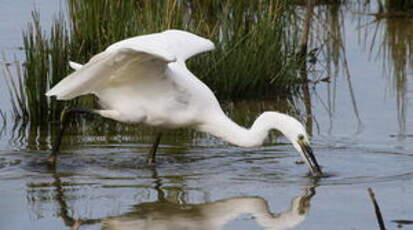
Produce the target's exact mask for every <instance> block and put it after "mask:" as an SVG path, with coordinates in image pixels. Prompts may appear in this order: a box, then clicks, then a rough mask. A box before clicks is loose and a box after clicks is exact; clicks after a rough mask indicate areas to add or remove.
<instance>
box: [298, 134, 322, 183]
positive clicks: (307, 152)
mask: <svg viewBox="0 0 413 230" xmlns="http://www.w3.org/2000/svg"><path fill="white" fill-rule="evenodd" d="M299 144H300V146H301V149H302V150H303V153H304V157H305V161H306V162H307V164H308V165H309V166H310V170H311V174H313V176H321V175H322V174H323V172H322V171H321V168H320V166H319V165H318V162H317V160H316V159H315V156H314V154H313V150H312V149H311V147H310V145H309V144H308V143H305V142H299Z"/></svg>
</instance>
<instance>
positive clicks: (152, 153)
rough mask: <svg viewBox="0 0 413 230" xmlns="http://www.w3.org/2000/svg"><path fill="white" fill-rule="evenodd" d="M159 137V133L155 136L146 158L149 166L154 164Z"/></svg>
mask: <svg viewBox="0 0 413 230" xmlns="http://www.w3.org/2000/svg"><path fill="white" fill-rule="evenodd" d="M161 136H162V133H159V134H158V135H156V138H155V141H154V142H153V144H152V147H151V149H150V150H149V153H148V158H147V162H148V164H149V165H153V164H155V154H156V150H157V149H158V145H159V141H161Z"/></svg>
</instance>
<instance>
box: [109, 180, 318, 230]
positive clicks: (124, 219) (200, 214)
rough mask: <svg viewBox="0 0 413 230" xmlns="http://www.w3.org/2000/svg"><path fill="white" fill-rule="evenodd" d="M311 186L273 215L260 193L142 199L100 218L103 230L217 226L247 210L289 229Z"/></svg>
mask: <svg viewBox="0 0 413 230" xmlns="http://www.w3.org/2000/svg"><path fill="white" fill-rule="evenodd" d="M314 194H315V191H314V189H313V188H310V189H308V190H306V192H305V194H304V195H302V196H298V197H296V198H294V199H293V200H292V202H291V205H290V209H289V210H288V211H285V212H282V213H279V214H277V215H274V214H273V213H271V210H270V207H269V205H268V202H267V201H266V200H264V199H263V198H261V197H236V198H230V199H225V200H220V201H215V202H212V203H206V204H196V205H195V204H194V205H179V204H174V203H171V202H154V203H144V204H140V205H137V206H135V210H134V211H132V212H130V213H127V214H125V215H124V216H119V217H110V218H107V219H105V220H103V221H102V223H103V228H102V229H104V230H132V229H134V230H144V229H145V230H151V229H156V230H163V229H194V230H195V229H199V230H210V229H214V230H218V229H222V228H223V227H224V225H225V224H227V223H229V222H230V221H231V220H234V219H235V218H237V217H239V216H240V215H242V214H250V215H251V216H253V217H254V219H255V220H256V222H257V223H258V224H259V225H260V226H261V227H263V228H264V229H266V230H284V229H290V228H293V227H294V226H297V225H298V224H300V223H301V222H302V221H304V219H305V218H306V216H307V214H308V212H309V210H310V200H311V197H312V196H313V195H314Z"/></svg>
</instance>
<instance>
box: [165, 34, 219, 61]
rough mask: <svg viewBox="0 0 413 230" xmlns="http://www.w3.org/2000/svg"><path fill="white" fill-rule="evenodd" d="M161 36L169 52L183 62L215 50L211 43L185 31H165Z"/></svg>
mask: <svg viewBox="0 0 413 230" xmlns="http://www.w3.org/2000/svg"><path fill="white" fill-rule="evenodd" d="M161 34H162V35H163V36H164V37H165V38H166V40H167V43H168V48H169V49H170V50H171V52H172V53H174V54H175V55H176V56H177V57H178V58H180V59H182V60H183V61H185V60H186V59H188V58H190V57H192V56H194V55H197V54H199V53H203V52H207V51H210V50H213V49H214V48H215V46H214V43H213V42H212V41H210V40H208V39H206V38H203V37H200V36H198V35H195V34H192V33H189V32H186V31H182V30H167V31H164V32H162V33H161Z"/></svg>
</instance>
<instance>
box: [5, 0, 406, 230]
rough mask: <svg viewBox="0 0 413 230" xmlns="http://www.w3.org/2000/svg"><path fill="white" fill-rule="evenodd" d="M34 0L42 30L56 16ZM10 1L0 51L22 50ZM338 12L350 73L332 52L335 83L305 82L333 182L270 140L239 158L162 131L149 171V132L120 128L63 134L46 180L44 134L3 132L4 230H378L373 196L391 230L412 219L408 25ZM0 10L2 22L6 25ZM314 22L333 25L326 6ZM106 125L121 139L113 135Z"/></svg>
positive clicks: (244, 109) (246, 118)
mask: <svg viewBox="0 0 413 230" xmlns="http://www.w3.org/2000/svg"><path fill="white" fill-rule="evenodd" d="M34 2H35V3H36V6H37V7H38V8H39V9H40V11H41V15H42V18H43V19H44V20H45V23H48V20H50V18H51V17H52V16H51V15H52V13H51V12H57V10H58V9H59V8H60V5H59V4H58V3H56V4H55V5H49V4H47V5H46V4H45V3H44V1H40V0H36V1H34ZM8 5H9V9H20V10H21V12H20V11H19V12H20V13H16V14H19V15H21V16H22V17H21V18H19V20H13V21H8V22H7V23H2V24H0V31H2V35H3V34H7V36H2V37H1V38H0V48H1V50H2V51H3V50H5V51H4V52H6V53H7V54H10V53H13V52H14V51H15V52H16V53H19V51H18V50H17V46H19V45H18V44H19V43H18V42H16V41H17V40H19V39H20V32H19V30H17V32H16V31H15V28H21V27H22V24H23V23H24V22H25V21H26V20H27V19H28V17H29V16H28V15H29V14H28V12H29V11H30V9H31V8H32V6H31V5H30V4H27V5H26V4H24V3H23V1H10V2H9V4H8ZM23 9H24V10H23ZM340 10H342V13H343V18H344V20H343V25H341V26H344V28H345V30H344V32H343V33H342V34H341V39H342V40H343V42H344V50H345V56H346V60H347V62H348V67H349V73H350V75H346V72H345V64H344V62H343V60H344V57H343V55H341V56H339V57H338V58H339V62H338V63H339V64H338V65H332V67H331V71H330V72H322V73H321V74H318V75H316V76H320V77H326V76H328V77H330V78H331V83H329V84H327V83H318V84H316V85H310V86H311V89H312V91H311V93H312V98H311V104H312V107H311V108H312V114H313V116H314V118H315V121H316V122H314V123H313V124H312V126H313V128H312V129H311V131H312V133H313V139H312V141H313V145H314V151H315V154H316V156H317V158H318V159H319V162H320V164H321V165H322V166H323V170H324V171H325V172H326V173H327V175H328V177H326V178H321V179H314V178H310V177H308V176H307V172H308V169H307V167H306V166H305V165H300V164H296V161H297V160H299V156H298V154H297V153H296V151H295V150H294V149H293V147H292V146H291V145H289V143H288V141H287V140H286V139H285V138H283V137H278V136H277V135H273V136H272V137H271V141H270V142H269V143H267V144H266V145H265V146H264V147H260V148H254V149H242V148H237V147H231V146H228V145H226V144H225V143H223V142H221V141H220V140H216V139H214V138H212V137H208V136H204V135H200V134H192V133H187V132H184V131H179V132H171V133H168V134H166V135H165V136H164V137H163V139H162V142H161V146H160V149H159V151H158V153H159V156H158V160H159V162H158V164H157V166H156V167H148V166H146V165H145V164H144V160H145V155H146V152H147V151H148V150H149V148H150V143H151V140H152V134H153V131H151V130H146V131H143V132H141V133H140V134H139V135H137V136H133V135H132V134H131V132H128V129H127V128H125V127H124V126H122V127H120V128H119V127H118V126H115V125H114V124H109V125H107V126H104V127H101V126H103V125H102V123H99V124H97V125H96V124H90V125H86V126H83V130H76V129H69V132H68V133H69V137H68V138H66V139H65V140H64V146H63V152H62V153H63V154H62V156H61V158H60V161H59V166H58V168H57V170H50V169H48V168H47V167H45V165H44V164H42V163H41V162H42V161H43V160H44V159H45V158H46V156H47V154H48V152H49V149H50V140H49V139H47V138H46V139H41V138H36V136H37V135H33V133H41V132H45V130H43V129H40V130H31V134H32V135H30V136H31V138H29V139H25V138H24V137H21V138H20V137H19V135H18V134H16V133H14V134H13V132H11V131H10V130H11V129H12V127H11V126H10V125H8V126H7V127H6V131H5V132H4V134H3V136H2V138H1V139H0V146H1V150H0V181H1V182H0V183H1V186H0V194H1V198H0V214H1V215H0V229H70V227H71V226H73V225H74V224H75V222H76V221H77V220H78V219H80V220H81V223H82V225H81V227H80V229H163V227H164V226H167V227H168V228H169V229H286V228H287V227H291V228H292V229H375V228H378V227H377V221H376V217H375V214H374V210H373V205H372V203H371V201H370V199H369V196H368V193H367V188H368V187H371V188H373V190H374V192H375V193H376V198H377V199H378V202H379V205H380V207H381V210H382V213H383V216H384V219H385V224H386V225H387V226H388V228H389V229H394V228H396V224H395V223H393V222H391V221H392V220H395V219H407V220H409V219H410V220H411V219H413V214H412V213H413V199H411V198H412V196H411V190H412V188H413V186H412V179H413V169H412V167H411V165H412V164H413V152H412V147H413V138H412V135H413V131H412V128H413V123H412V119H410V118H411V115H410V114H411V113H412V109H411V106H410V103H411V102H410V99H411V98H412V96H413V91H412V82H411V81H410V79H411V78H412V68H411V66H412V63H413V62H412V60H410V59H411V58H410V56H409V55H410V50H411V49H412V48H411V47H412V46H411V43H409V41H410V42H411V40H412V39H409V38H411V36H410V34H413V33H412V32H411V28H413V27H412V25H413V21H411V20H407V19H391V20H390V19H386V20H383V21H380V23H372V21H373V20H374V18H373V17H370V16H362V15H359V14H358V13H357V12H359V11H360V9H358V8H357V7H352V6H348V8H347V9H342V8H340ZM374 10H375V9H374V7H372V9H371V10H370V11H372V12H374ZM7 12H8V13H10V12H9V10H7V9H6V8H1V9H0V18H8V17H9V15H10V14H6V13H7ZM43 12H44V13H43ZM46 12H48V13H46ZM317 12H318V13H319V14H320V15H321V16H320V17H323V16H325V15H326V14H328V13H330V14H331V15H334V11H329V10H326V9H325V8H318V11H317ZM337 15H340V14H337ZM337 17H341V16H337ZM0 21H2V20H0ZM3 21H4V20H3ZM409 25H410V26H409ZM45 28H47V27H45ZM340 28H341V29H342V27H340ZM376 28H377V32H376V35H375V31H376ZM3 31H5V32H6V33H3ZM371 47H372V48H371ZM403 47H404V48H403ZM330 57H331V58H334V57H335V56H331V55H330ZM324 61H325V60H324ZM315 68H316V69H318V70H319V69H321V67H320V66H316V67H315ZM337 68H339V71H338V73H337V74H334V73H335V71H334V70H335V69H337ZM349 82H350V83H351V84H349ZM3 86H4V84H3V83H2V85H1V87H3ZM350 86H351V87H350ZM1 91H2V93H4V92H5V90H4V88H2V90H1ZM3 96H4V97H3V98H5V97H7V95H3ZM352 98H353V99H354V100H352ZM307 100H308V98H307ZM6 102H7V98H5V99H4V100H2V102H1V104H0V105H1V109H2V110H6V109H7V103H6ZM224 104H225V109H226V111H228V112H229V114H230V115H231V117H234V119H235V120H236V121H237V122H240V123H241V124H244V125H249V124H251V121H252V119H253V118H255V116H256V114H258V113H260V112H262V111H264V110H274V109H275V108H279V109H280V110H282V111H291V110H292V106H286V102H285V101H272V100H265V101H241V102H235V103H224ZM297 108H299V110H300V114H299V115H300V116H301V118H302V119H303V120H305V118H306V114H307V112H308V111H306V110H305V108H304V106H302V105H300V102H299V101H298V102H297ZM114 128H116V129H118V132H113V131H108V130H113V129H114ZM271 143H273V144H271ZM404 228H405V229H409V228H412V227H411V226H409V225H405V226H404Z"/></svg>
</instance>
